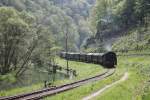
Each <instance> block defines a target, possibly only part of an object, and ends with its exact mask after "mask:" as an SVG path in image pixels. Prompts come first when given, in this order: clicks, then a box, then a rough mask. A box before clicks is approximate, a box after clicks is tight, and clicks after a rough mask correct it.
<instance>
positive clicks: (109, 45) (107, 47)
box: [104, 44, 112, 51]
mask: <svg viewBox="0 0 150 100" xmlns="http://www.w3.org/2000/svg"><path fill="white" fill-rule="evenodd" d="M104 48H105V50H107V51H112V45H111V44H106V45H104Z"/></svg>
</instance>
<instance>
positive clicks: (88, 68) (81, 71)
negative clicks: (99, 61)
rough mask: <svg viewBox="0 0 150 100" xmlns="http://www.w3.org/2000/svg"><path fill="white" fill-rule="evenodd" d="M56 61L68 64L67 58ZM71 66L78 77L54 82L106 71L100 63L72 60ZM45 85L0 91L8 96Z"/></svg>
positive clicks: (65, 80) (57, 82) (78, 78)
mask: <svg viewBox="0 0 150 100" xmlns="http://www.w3.org/2000/svg"><path fill="white" fill-rule="evenodd" d="M56 61H57V63H58V64H59V65H61V66H63V67H65V66H66V61H65V60H63V59H60V58H57V60H56ZM69 67H70V68H71V69H74V70H76V71H77V77H74V78H73V79H68V78H66V79H64V80H57V81H56V82H55V83H54V85H61V84H65V83H70V82H73V81H77V80H80V79H84V78H88V77H91V76H94V75H98V74H100V73H102V72H103V71H104V69H103V68H102V67H100V65H96V64H88V63H82V62H75V61H70V62H69ZM43 86H44V84H43V83H39V84H35V85H32V86H28V87H22V88H15V89H10V90H2V91H0V96H8V95H15V94H20V93H27V92H31V91H35V90H38V89H41V88H43Z"/></svg>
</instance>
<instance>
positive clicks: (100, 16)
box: [89, 0, 150, 50]
mask: <svg viewBox="0 0 150 100" xmlns="http://www.w3.org/2000/svg"><path fill="white" fill-rule="evenodd" d="M91 21H92V27H93V29H95V30H96V31H95V33H96V34H95V36H94V42H93V43H94V44H95V43H97V46H99V48H100V49H101V48H103V47H104V48H107V47H108V46H110V47H111V46H112V45H113V44H114V43H113V42H114V41H116V43H115V44H114V46H113V48H114V50H122V49H138V48H142V47H145V48H147V47H148V46H149V37H150V36H149V35H150V33H149V32H150V31H149V22H150V1H149V0H97V2H96V3H95V7H94V8H93V11H92V12H91ZM124 36H125V37H124ZM120 37H121V38H120ZM90 41H93V38H91V40H89V43H92V42H90ZM137 41H138V42H137Z"/></svg>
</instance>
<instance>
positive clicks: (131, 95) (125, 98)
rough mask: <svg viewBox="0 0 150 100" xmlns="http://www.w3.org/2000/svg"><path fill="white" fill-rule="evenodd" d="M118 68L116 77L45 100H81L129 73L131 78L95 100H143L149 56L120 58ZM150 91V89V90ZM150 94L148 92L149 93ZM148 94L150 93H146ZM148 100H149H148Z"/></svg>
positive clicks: (149, 63) (149, 66) (149, 65)
mask: <svg viewBox="0 0 150 100" xmlns="http://www.w3.org/2000/svg"><path fill="white" fill-rule="evenodd" d="M118 60H119V61H118V66H117V69H116V72H115V74H114V75H112V76H111V77H109V78H106V79H104V80H102V81H98V82H93V83H89V84H87V85H84V86H81V87H78V88H76V89H73V90H70V91H67V92H64V93H61V94H57V95H55V96H52V97H47V98H45V100H81V99H82V98H83V97H85V96H88V95H90V94H92V93H93V92H96V91H97V90H99V89H101V88H103V87H104V86H105V85H108V84H111V83H113V82H114V81H116V80H119V79H120V78H121V77H122V76H123V74H124V73H125V72H128V73H129V78H128V79H127V80H126V81H124V82H121V83H119V84H117V85H115V86H113V87H112V88H110V89H108V90H106V91H105V92H103V93H102V95H99V96H97V97H96V98H93V100H142V98H143V94H144V89H145V85H146V82H147V80H148V79H149V77H148V74H147V70H148V69H149V68H150V62H149V60H150V57H149V56H138V57H126V56H122V57H119V58H118ZM149 90H150V89H149ZM147 92H148V91H147ZM146 94H148V93H146ZM149 94H150V93H149ZM149 97H150V96H148V95H145V98H146V99H144V100H150V98H149ZM147 98H148V99H147Z"/></svg>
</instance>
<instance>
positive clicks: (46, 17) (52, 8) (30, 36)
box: [0, 0, 95, 76]
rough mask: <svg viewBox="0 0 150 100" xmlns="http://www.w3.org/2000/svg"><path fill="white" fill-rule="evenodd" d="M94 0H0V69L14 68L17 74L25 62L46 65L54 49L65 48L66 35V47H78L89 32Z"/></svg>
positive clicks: (76, 49)
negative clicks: (89, 19) (90, 13)
mask: <svg viewBox="0 0 150 100" xmlns="http://www.w3.org/2000/svg"><path fill="white" fill-rule="evenodd" d="M94 2H95V0H87V1H84V0H77V1H76V0H0V6H2V7H1V8H0V21H1V23H0V26H1V27H0V30H1V31H0V33H1V34H0V36H1V37H0V38H1V42H0V43H1V45H0V46H1V47H2V48H0V56H1V66H0V68H1V70H0V71H1V73H2V74H6V73H10V72H11V71H13V70H15V75H16V76H19V75H20V74H22V73H23V72H24V71H25V70H26V69H27V68H26V67H28V66H30V65H28V64H34V65H38V66H44V65H47V62H49V61H52V59H53V56H52V55H55V53H56V52H57V51H60V50H62V51H65V41H66V35H67V37H68V47H69V48H68V49H69V51H78V50H79V49H80V47H81V46H82V44H83V43H84V41H85V40H86V38H87V37H88V36H90V34H92V31H91V29H90V27H89V22H88V21H87V20H88V17H89V12H90V9H91V7H92V6H93V5H94ZM4 16H6V17H4ZM8 29H9V30H8ZM4 33H5V34H4ZM3 59H5V60H4V61H3ZM20 59H22V60H20ZM5 66H7V67H6V68H4V67H5Z"/></svg>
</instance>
